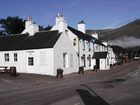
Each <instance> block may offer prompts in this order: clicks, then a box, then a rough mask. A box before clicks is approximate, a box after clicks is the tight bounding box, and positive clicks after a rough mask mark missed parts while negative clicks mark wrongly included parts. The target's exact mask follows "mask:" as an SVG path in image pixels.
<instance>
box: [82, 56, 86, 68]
mask: <svg viewBox="0 0 140 105" xmlns="http://www.w3.org/2000/svg"><path fill="white" fill-rule="evenodd" d="M81 59H82V62H83V66H84V67H86V59H85V54H83V56H81Z"/></svg>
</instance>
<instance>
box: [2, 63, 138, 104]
mask: <svg viewBox="0 0 140 105" xmlns="http://www.w3.org/2000/svg"><path fill="white" fill-rule="evenodd" d="M139 65H140V62H139V61H137V62H132V63H129V64H124V65H121V66H115V67H112V69H111V70H108V71H98V72H93V71H86V72H85V73H84V75H79V74H76V73H74V74H70V75H66V76H64V78H63V79H57V78H55V77H51V76H41V75H33V74H21V75H20V76H19V77H16V78H11V77H9V76H8V75H6V74H0V81H1V82H0V105H140V100H139V97H140V84H139V83H140V71H139V70H140V67H139Z"/></svg>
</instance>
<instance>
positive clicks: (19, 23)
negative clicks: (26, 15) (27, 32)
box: [0, 16, 25, 35]
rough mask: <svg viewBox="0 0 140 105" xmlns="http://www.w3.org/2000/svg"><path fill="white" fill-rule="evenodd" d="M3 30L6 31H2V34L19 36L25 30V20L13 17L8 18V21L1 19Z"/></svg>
mask: <svg viewBox="0 0 140 105" xmlns="http://www.w3.org/2000/svg"><path fill="white" fill-rule="evenodd" d="M0 24H1V28H2V29H4V30H0V32H1V34H2V33H3V31H4V32H6V33H7V34H9V35H11V34H19V33H21V32H22V31H23V30H24V27H25V24H24V20H23V19H21V18H19V17H18V16H15V17H11V16H8V17H7V18H6V19H0Z"/></svg>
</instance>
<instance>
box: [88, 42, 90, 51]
mask: <svg viewBox="0 0 140 105" xmlns="http://www.w3.org/2000/svg"><path fill="white" fill-rule="evenodd" d="M88 51H91V48H90V42H89V43H88Z"/></svg>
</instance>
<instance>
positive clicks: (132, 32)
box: [87, 19, 140, 47]
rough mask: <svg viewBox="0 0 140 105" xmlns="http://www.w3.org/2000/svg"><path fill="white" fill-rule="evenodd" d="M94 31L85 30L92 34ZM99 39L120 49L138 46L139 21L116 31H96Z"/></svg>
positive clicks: (139, 40) (139, 37)
mask: <svg viewBox="0 0 140 105" xmlns="http://www.w3.org/2000/svg"><path fill="white" fill-rule="evenodd" d="M93 32H95V30H87V33H88V34H92V33H93ZM96 32H97V33H98V35H99V39H100V40H102V41H107V42H109V43H110V44H112V45H119V46H121V47H134V46H140V19H137V20H135V21H133V22H131V23H128V24H126V25H124V26H122V27H120V28H117V29H105V30H96Z"/></svg>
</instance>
